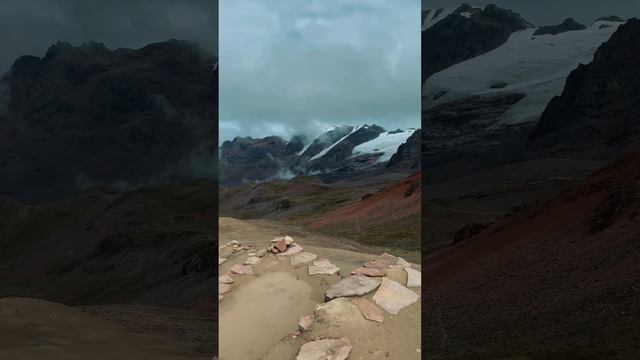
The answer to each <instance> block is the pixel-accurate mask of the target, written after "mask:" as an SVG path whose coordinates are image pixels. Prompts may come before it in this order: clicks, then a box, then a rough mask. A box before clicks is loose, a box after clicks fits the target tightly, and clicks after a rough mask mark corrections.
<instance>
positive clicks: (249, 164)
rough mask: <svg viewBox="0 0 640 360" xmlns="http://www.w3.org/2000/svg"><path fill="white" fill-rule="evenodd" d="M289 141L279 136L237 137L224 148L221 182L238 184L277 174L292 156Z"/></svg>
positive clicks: (221, 162) (221, 148)
mask: <svg viewBox="0 0 640 360" xmlns="http://www.w3.org/2000/svg"><path fill="white" fill-rule="evenodd" d="M287 145H288V143H287V142H286V141H285V140H284V139H282V138H280V137H278V136H269V137H265V138H262V139H253V138H251V137H236V138H235V139H233V140H232V141H225V142H223V143H222V146H221V147H220V151H221V154H220V155H221V156H220V167H221V168H222V169H224V171H221V172H220V183H222V184H225V185H237V184H241V183H242V182H245V181H255V180H265V179H268V178H271V177H273V176H275V175H276V174H277V173H278V171H280V169H281V168H282V167H283V165H285V162H286V161H287V159H286V158H287V157H288V156H290V155H291V152H290V148H289V150H288V149H287Z"/></svg>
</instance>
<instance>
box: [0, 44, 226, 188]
mask: <svg viewBox="0 0 640 360" xmlns="http://www.w3.org/2000/svg"><path fill="white" fill-rule="evenodd" d="M215 64H217V58H216V57H215V56H213V55H211V54H208V53H206V52H205V51H203V50H202V49H200V48H199V47H198V46H197V45H196V44H194V43H191V42H187V41H178V40H172V41H167V42H161V43H155V44H150V45H147V46H145V47H143V48H141V49H137V50H130V49H117V50H110V49H107V48H106V47H104V45H102V44H100V43H95V42H91V43H87V44H83V45H81V46H72V45H70V44H69V43H65V42H58V43H56V44H55V45H53V46H51V47H50V48H49V50H48V51H47V53H46V55H45V56H44V57H42V58H39V57H35V56H23V57H20V58H19V59H17V60H16V61H15V63H14V64H13V66H12V68H11V70H10V71H9V73H8V74H6V75H5V76H4V77H3V81H4V82H5V83H6V84H7V87H8V89H9V103H8V107H7V112H6V114H4V116H3V117H0V191H1V192H2V193H4V194H7V195H10V196H13V197H16V198H18V199H21V200H24V201H39V200H47V199H53V198H63V197H66V196H68V195H70V194H73V193H75V192H77V191H78V190H79V189H81V188H83V187H86V186H92V185H98V184H112V185H119V186H121V187H124V188H131V187H136V186H139V185H142V184H147V183H154V182H159V181H182V180H188V179H194V178H202V177H213V176H215V173H216V168H217V167H216V163H215V159H216V157H217V156H216V152H217V149H216V147H215V145H214V144H215V141H216V139H217V132H218V129H217V126H216V119H217V112H218V111H217V106H218V105H217V86H218V85H217V84H218V70H217V67H216V66H215Z"/></svg>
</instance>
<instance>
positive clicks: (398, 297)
mask: <svg viewBox="0 0 640 360" xmlns="http://www.w3.org/2000/svg"><path fill="white" fill-rule="evenodd" d="M419 298H420V297H419V296H418V294H416V293H414V292H413V291H411V290H409V289H407V288H406V287H404V286H402V285H400V284H399V283H397V282H395V281H393V280H389V279H387V278H382V284H381V285H380V287H379V288H378V291H376V293H375V294H374V295H373V299H372V300H373V302H375V303H376V304H378V305H379V306H380V307H381V308H383V309H384V310H386V311H387V312H388V313H390V314H394V315H397V314H398V313H399V312H400V310H402V309H404V308H405V307H407V306H409V305H411V304H413V303H414V302H416V301H418V299H419Z"/></svg>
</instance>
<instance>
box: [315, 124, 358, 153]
mask: <svg viewBox="0 0 640 360" xmlns="http://www.w3.org/2000/svg"><path fill="white" fill-rule="evenodd" d="M361 127H362V126H360V125H356V126H354V127H353V130H351V132H350V133H348V134H347V135H345V136H343V137H342V138H340V140H338V141H336V142H334V143H333V144H331V146H329V147H327V148H326V149H324V150H322V151H321V152H319V153H317V154H316V155H315V156H314V157H312V158H311V159H309V161H313V160H316V159H319V158H321V157H323V156H325V155H326V154H327V153H328V152H329V150H331V149H333V147H334V146H336V145H338V144H339V143H340V142H342V140H344V139H346V138H347V137H348V136H349V135H351V134H353V133H354V132H356V130H358V129H360V128H361Z"/></svg>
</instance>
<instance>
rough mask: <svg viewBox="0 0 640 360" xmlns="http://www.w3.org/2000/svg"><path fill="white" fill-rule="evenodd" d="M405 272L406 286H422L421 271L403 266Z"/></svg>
mask: <svg viewBox="0 0 640 360" xmlns="http://www.w3.org/2000/svg"><path fill="white" fill-rule="evenodd" d="M404 271H406V272H407V287H410V288H418V287H422V273H421V272H420V271H418V270H414V269H412V268H404Z"/></svg>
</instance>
